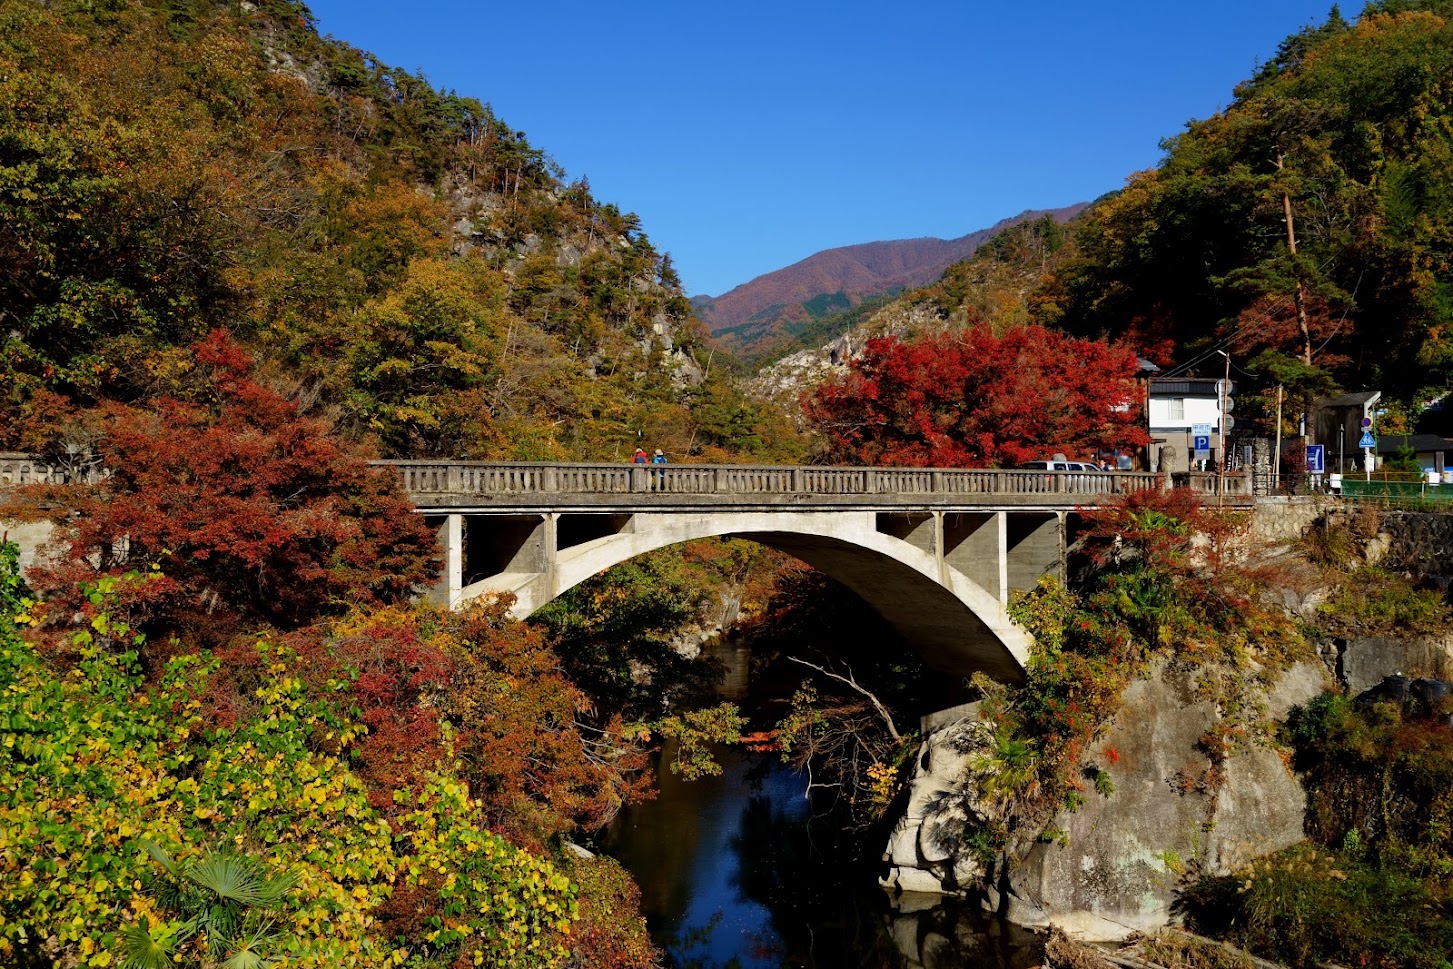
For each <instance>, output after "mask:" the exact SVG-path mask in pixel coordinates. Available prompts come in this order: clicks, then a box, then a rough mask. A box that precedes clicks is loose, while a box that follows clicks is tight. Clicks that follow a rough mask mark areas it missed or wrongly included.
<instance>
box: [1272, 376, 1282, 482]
mask: <svg viewBox="0 0 1453 969" xmlns="http://www.w3.org/2000/svg"><path fill="white" fill-rule="evenodd" d="M1271 490H1272V493H1273V494H1275V493H1276V492H1277V491H1280V490H1281V385H1280V384H1278V385H1277V388H1276V450H1275V451H1273V452H1271Z"/></svg>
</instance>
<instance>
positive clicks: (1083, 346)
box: [803, 326, 1148, 468]
mask: <svg viewBox="0 0 1453 969" xmlns="http://www.w3.org/2000/svg"><path fill="white" fill-rule="evenodd" d="M1136 373H1137V361H1136V356H1135V354H1134V353H1133V352H1132V351H1131V350H1129V349H1127V348H1124V347H1120V346H1114V345H1111V344H1108V343H1105V342H1102V341H1098V340H1082V339H1077V338H1075V337H1072V336H1069V335H1068V334H1065V333H1061V332H1059V331H1057V330H1050V329H1046V328H1044V327H1040V326H1025V327H1018V328H1016V329H1013V330H1010V331H1008V332H1007V333H1005V334H1004V335H1003V336H995V335H994V334H993V333H992V332H990V331H989V329H988V328H987V327H977V328H974V329H970V330H962V331H959V332H955V333H944V334H937V335H934V336H929V337H924V338H922V339H919V340H915V341H912V342H908V341H903V340H899V339H897V338H896V337H879V338H877V339H874V340H870V341H869V342H868V344H867V346H866V347H865V348H864V352H863V355H862V357H861V358H860V359H858V360H855V361H853V364H852V370H851V372H850V373H849V374H848V375H847V377H846V378H845V379H843V380H841V381H839V382H837V383H830V384H825V385H823V386H821V387H819V388H818V389H817V390H816V391H815V392H813V393H811V394H809V395H808V396H807V397H806V398H805V400H804V403H803V406H804V409H805V410H806V413H807V415H808V417H809V419H810V420H812V422H813V423H814V424H815V425H816V426H817V427H818V428H819V429H820V430H821V431H822V432H823V433H824V434H826V436H827V439H828V445H829V458H830V460H833V461H837V462H841V463H857V464H878V465H887V464H893V465H908V466H914V467H968V468H987V467H1006V466H1013V465H1016V464H1021V463H1023V462H1025V461H1031V460H1036V459H1039V458H1045V457H1048V456H1050V455H1051V454H1054V453H1056V452H1061V453H1064V454H1066V455H1068V456H1070V457H1071V458H1077V457H1081V456H1091V455H1094V454H1096V453H1100V452H1107V451H1113V450H1115V449H1122V450H1124V449H1129V448H1135V447H1141V446H1144V445H1145V444H1146V443H1148V435H1147V432H1146V429H1145V427H1144V422H1143V420H1142V416H1141V399H1142V390H1141V387H1140V385H1139V384H1138V383H1137V382H1136V380H1135V376H1136Z"/></svg>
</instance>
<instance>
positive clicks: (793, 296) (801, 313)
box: [691, 202, 1089, 348]
mask: <svg viewBox="0 0 1453 969" xmlns="http://www.w3.org/2000/svg"><path fill="white" fill-rule="evenodd" d="M1088 204H1089V203H1088V202H1079V203H1076V204H1074V205H1069V206H1064V207H1062V208H1054V209H1029V210H1025V211H1024V212H1021V213H1019V214H1018V215H1014V216H1011V217H1009V218H1007V219H1001V220H1000V221H999V222H996V223H995V224H994V225H992V226H989V227H987V228H984V229H977V230H975V231H973V232H969V233H967V234H965V235H962V236H958V237H957V238H954V239H940V238H936V237H933V236H922V237H918V238H914V239H895V240H886V241H879V242H863V243H856V244H854V245H848V246H839V247H837V248H834V249H825V250H823V251H822V252H818V253H814V254H813V255H811V256H808V257H807V258H806V259H801V260H799V261H797V262H795V263H793V264H791V265H790V266H784V267H783V268H781V269H777V270H773V271H772V272H769V273H765V274H763V275H761V276H758V277H756V278H754V279H751V280H748V281H747V282H745V283H742V284H741V285H739V286H736V287H733V288H732V289H730V290H728V291H727V292H726V293H723V294H722V295H721V296H700V295H698V296H692V297H691V305H692V307H693V308H694V309H695V310H696V314H697V317H698V318H699V319H700V320H701V321H702V323H704V324H705V325H706V327H707V329H708V331H709V332H710V333H712V334H713V335H717V334H721V333H722V332H723V331H729V330H734V329H735V328H739V327H742V326H743V324H747V323H755V324H757V326H756V327H754V328H752V329H753V330H754V331H755V330H761V331H763V332H745V333H744V332H736V333H733V334H729V335H728V338H727V339H726V340H725V341H724V342H726V343H727V344H728V345H729V347H731V346H732V345H733V344H735V345H736V346H735V347H734V348H740V347H742V346H744V345H746V344H747V343H750V342H753V341H754V340H756V339H759V338H761V337H762V336H765V335H767V333H766V331H770V330H775V329H776V328H778V326H779V325H780V324H781V323H784V322H790V321H793V320H801V319H802V318H804V317H807V318H811V317H814V316H819V315H822V314H821V313H814V312H813V311H812V307H810V306H808V304H809V303H811V302H812V301H813V300H814V299H816V298H818V297H823V296H840V297H841V299H840V300H839V301H837V303H836V308H839V309H841V308H844V307H843V305H842V304H843V302H844V301H845V302H846V304H847V306H849V307H850V306H856V305H857V304H858V303H861V302H862V301H863V299H865V298H868V297H871V296H876V295H879V294H883V293H889V292H892V291H893V290H895V289H910V288H913V287H916V286H923V285H926V284H928V283H931V282H933V281H935V280H936V279H938V277H939V276H941V275H942V274H943V272H944V270H946V269H947V268H948V267H949V266H951V265H953V264H954V263H956V262H959V261H961V260H963V259H966V258H968V257H969V256H971V255H973V253H974V250H975V249H977V248H978V247H979V246H980V245H982V244H983V243H984V242H985V241H987V240H988V239H990V238H992V237H993V236H994V235H996V234H998V233H999V232H1002V231H1003V230H1005V229H1007V228H1011V227H1012V226H1015V225H1018V224H1020V223H1022V222H1026V221H1031V220H1033V219H1038V218H1042V217H1044V216H1046V215H1048V216H1051V217H1053V218H1054V219H1055V220H1056V221H1060V222H1064V221H1067V220H1069V219H1070V218H1073V217H1074V216H1075V215H1076V214H1078V213H1079V212H1081V211H1083V210H1084V208H1085V207H1086V206H1087V205H1088ZM767 311H770V312H767Z"/></svg>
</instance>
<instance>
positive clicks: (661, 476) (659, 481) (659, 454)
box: [651, 448, 666, 491]
mask: <svg viewBox="0 0 1453 969" xmlns="http://www.w3.org/2000/svg"><path fill="white" fill-rule="evenodd" d="M651 463H652V464H661V465H664V464H665V463H666V454H665V452H663V451H662V450H661V449H660V448H656V453H655V454H653V455H651ZM655 470H656V473H655V478H656V489H657V490H658V491H659V490H661V489H663V488H665V487H666V470H665V469H664V468H657V469H655Z"/></svg>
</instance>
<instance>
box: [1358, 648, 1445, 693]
mask: <svg viewBox="0 0 1453 969" xmlns="http://www.w3.org/2000/svg"><path fill="white" fill-rule="evenodd" d="M1332 646H1333V647H1334V648H1335V650H1336V666H1337V678H1338V679H1339V680H1340V681H1341V682H1342V683H1343V685H1344V686H1346V688H1347V692H1349V693H1352V694H1357V693H1362V692H1363V691H1365V690H1370V689H1372V688H1373V687H1374V686H1376V685H1377V684H1379V683H1381V682H1382V680H1383V678H1384V677H1387V676H1394V675H1397V674H1402V675H1405V676H1428V677H1433V678H1435V679H1453V635H1449V634H1447V633H1444V634H1442V635H1433V636H1356V637H1352V638H1349V639H1335V640H1332Z"/></svg>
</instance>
